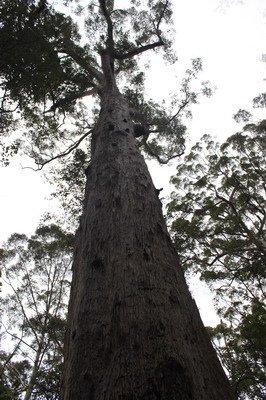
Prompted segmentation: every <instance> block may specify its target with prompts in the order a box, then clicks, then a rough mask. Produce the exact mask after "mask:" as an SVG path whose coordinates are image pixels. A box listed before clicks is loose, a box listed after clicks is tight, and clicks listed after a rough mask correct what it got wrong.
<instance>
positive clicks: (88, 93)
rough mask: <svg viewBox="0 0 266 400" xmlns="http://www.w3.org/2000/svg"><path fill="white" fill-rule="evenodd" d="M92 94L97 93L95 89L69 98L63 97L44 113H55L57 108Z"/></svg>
mask: <svg viewBox="0 0 266 400" xmlns="http://www.w3.org/2000/svg"><path fill="white" fill-rule="evenodd" d="M94 93H97V89H96V88H94V89H89V90H84V91H80V92H76V93H72V94H70V95H69V96H66V97H64V98H63V99H59V100H58V101H56V102H55V103H54V104H53V105H52V107H51V108H50V109H49V110H47V111H45V113H48V112H52V111H55V110H56V109H57V108H59V107H62V106H64V105H67V104H69V103H70V102H71V101H73V100H77V99H81V98H82V97H85V96H90V95H92V94H94Z"/></svg>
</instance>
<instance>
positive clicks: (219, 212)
mask: <svg viewBox="0 0 266 400" xmlns="http://www.w3.org/2000/svg"><path fill="white" fill-rule="evenodd" d="M265 132H266V124H265V121H261V122H260V123H259V124H257V125H256V124H248V125H246V127H245V128H244V130H243V131H242V132H239V133H237V134H235V135H233V136H231V137H229V138H228V139H227V140H226V141H225V143H223V144H219V143H215V142H214V141H213V139H212V138H210V137H208V136H205V137H203V139H202V141H201V142H199V143H197V144H196V145H195V146H194V147H193V148H192V149H191V152H190V153H189V154H188V155H187V156H186V157H185V159H184V160H183V162H182V163H180V165H179V166H178V168H177V173H176V176H174V177H173V178H172V181H173V183H174V184H175V186H176V191H175V192H173V194H172V201H171V202H170V203H169V205H168V212H169V217H171V219H172V234H173V238H174V242H175V244H176V247H177V249H178V251H179V254H180V257H181V262H182V265H183V266H184V268H186V269H187V270H188V271H194V272H196V273H199V274H200V277H201V279H203V280H205V281H206V282H207V283H208V284H210V286H211V287H212V289H214V293H215V297H216V305H217V311H218V314H219V316H220V318H221V323H220V324H219V325H218V326H217V327H215V328H212V329H210V333H211V335H212V337H213V341H214V344H215V347H216V349H217V351H218V352H219V355H220V358H221V360H222V362H223V364H224V366H225V368H226V370H227V371H228V373H229V377H230V380H231V382H232V385H233V388H234V391H235V394H236V396H237V398H239V399H246V398H252V399H258V400H259V399H262V398H263V397H264V394H265V393H264V390H265V383H266V381H265V373H264V366H265V354H264V349H265V345H266V342H265V337H266V321H265V315H266V309H265V296H266V291H265V278H266V274H265V262H266V246H265V243H266V242H265V238H266V201H265V194H266V193H265V191H266V179H265V177H266V163H265V150H266V145H265Z"/></svg>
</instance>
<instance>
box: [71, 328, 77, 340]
mask: <svg viewBox="0 0 266 400" xmlns="http://www.w3.org/2000/svg"><path fill="white" fill-rule="evenodd" d="M76 333H77V331H76V329H75V330H74V331H73V332H72V335H71V339H72V340H74V339H75V336H76Z"/></svg>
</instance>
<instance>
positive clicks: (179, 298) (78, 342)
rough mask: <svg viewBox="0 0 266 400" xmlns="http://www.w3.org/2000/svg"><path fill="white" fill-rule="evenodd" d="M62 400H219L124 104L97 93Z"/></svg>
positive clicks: (225, 395)
mask: <svg viewBox="0 0 266 400" xmlns="http://www.w3.org/2000/svg"><path fill="white" fill-rule="evenodd" d="M62 397H63V399H64V400H119V399H121V400H133V399H134V400H144V399H145V400H177V399H178V400H196V399H197V400H199V399H204V400H229V399H232V396H231V393H230V389H229V384H228V381H227V378H226V376H225V374H224V372H223V370H222V368H221V365H220V363H219V361H218V359H217V356H216V353H215V351H214V350H213V348H212V346H211V343H210V340H209V338H208V335H207V333H206V331H205V328H204V326H203V324H202V322H201V319H200V316H199V313H198V310H197V307H196V305H195V302H194V300H193V299H192V298H191V295H190V293H189V290H188V288H187V285H186V283H185V279H184V276H183V272H182V270H181V268H180V266H179V263H178V257H177V254H176V252H175V249H174V247H173V244H172V243H171V240H170V237H169V234H168V232H167V229H166V224H165V222H164V219H163V215H162V210H161V203H160V201H159V199H158V197H157V194H156V190H155V188H154V185H153V183H152V180H151V178H150V174H149V172H148V169H147V166H146V164H145V161H144V159H143V157H142V156H141V154H140V153H139V150H138V148H137V146H136V143H135V138H134V135H133V125H132V122H131V120H130V116H129V109H128V105H127V102H126V101H125V99H124V98H123V97H122V95H120V93H119V92H118V90H117V89H116V87H115V86H114V85H113V86H112V85H109V87H108V88H107V89H106V91H105V92H104V93H103V94H102V108H101V112H100V117H99V121H98V124H97V126H96V128H95V130H94V135H93V154H92V160H91V164H90V166H89V168H88V172H87V187H86V195H85V207H84V213H83V215H82V217H81V223H80V227H79V229H78V232H77V248H76V251H75V256H74V265H73V283H72V290H71V299H70V306H69V317H68V332H67V340H66V349H65V374H64V384H63V396H62Z"/></svg>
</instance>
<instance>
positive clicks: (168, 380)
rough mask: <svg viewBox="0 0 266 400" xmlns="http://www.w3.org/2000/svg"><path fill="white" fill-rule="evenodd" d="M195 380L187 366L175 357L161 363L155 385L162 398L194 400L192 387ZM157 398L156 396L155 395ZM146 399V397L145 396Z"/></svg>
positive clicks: (166, 399)
mask: <svg viewBox="0 0 266 400" xmlns="http://www.w3.org/2000/svg"><path fill="white" fill-rule="evenodd" d="M192 381H193V380H192V379H191V378H190V377H189V376H188V375H187V373H186V370H185V368H184V367H183V366H182V365H181V364H180V363H178V362H177V361H176V360H175V358H173V357H169V358H168V360H166V361H164V362H162V363H160V364H159V365H158V367H157V369H156V371H155V385H156V386H157V388H158V389H159V390H157V391H159V392H160V397H157V398H158V399H160V400H193V399H194V396H193V393H192V389H191V386H192V385H191V382H192ZM155 398H156V397H155ZM145 400H146V398H145Z"/></svg>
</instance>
